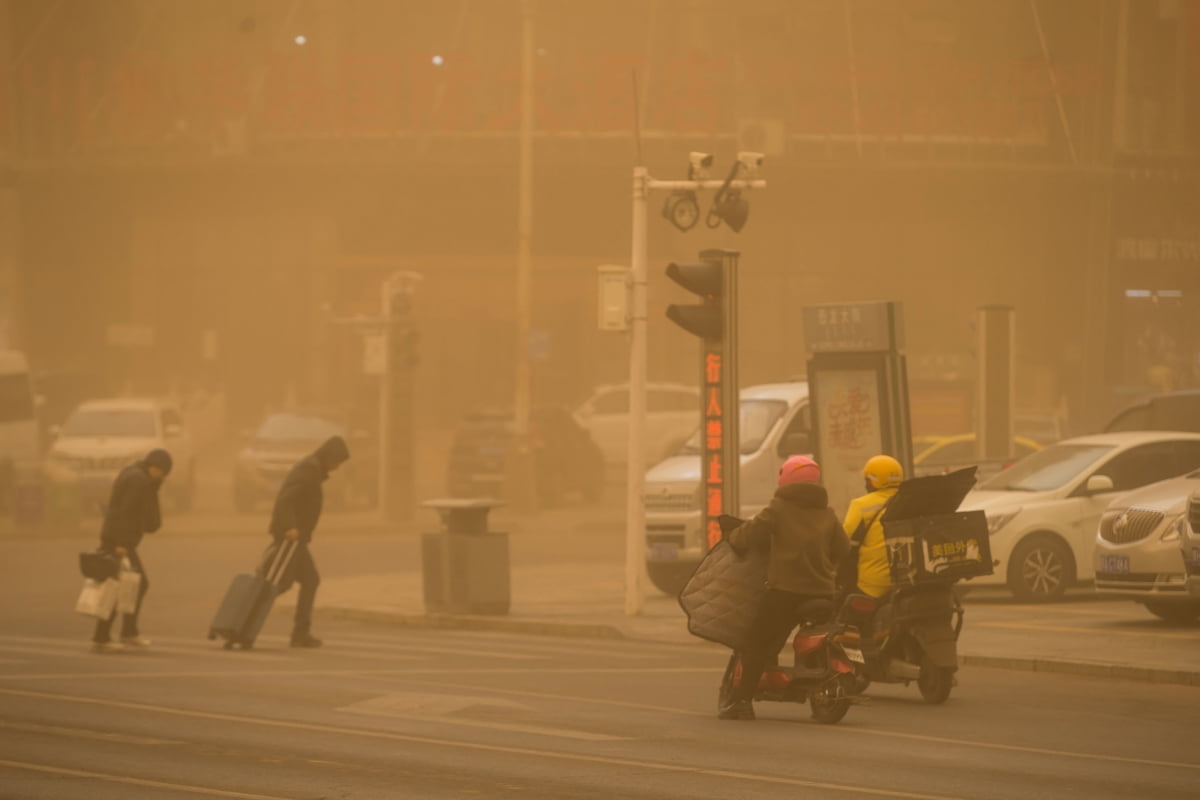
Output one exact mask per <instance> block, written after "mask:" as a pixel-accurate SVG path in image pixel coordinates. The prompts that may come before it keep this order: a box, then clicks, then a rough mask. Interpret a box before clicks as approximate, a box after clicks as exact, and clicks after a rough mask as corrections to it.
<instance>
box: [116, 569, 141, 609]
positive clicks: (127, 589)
mask: <svg viewBox="0 0 1200 800" xmlns="http://www.w3.org/2000/svg"><path fill="white" fill-rule="evenodd" d="M117 583H118V584H119V585H118V586H117V611H120V612H121V613H122V614H133V613H134V612H136V611H137V605H138V591H139V590H140V589H141V588H142V573H140V572H138V571H137V570H135V569H134V568H133V566H132V565H131V564H130V563H129V559H127V558H126V559H122V561H121V572H120V574H118V576H117Z"/></svg>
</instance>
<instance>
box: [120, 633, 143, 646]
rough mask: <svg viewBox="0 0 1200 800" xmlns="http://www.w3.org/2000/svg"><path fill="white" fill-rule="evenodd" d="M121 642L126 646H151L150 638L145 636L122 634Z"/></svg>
mask: <svg viewBox="0 0 1200 800" xmlns="http://www.w3.org/2000/svg"><path fill="white" fill-rule="evenodd" d="M121 644H123V645H125V646H126V647H149V646H150V640H149V639H147V638H146V637H145V636H122V637H121Z"/></svg>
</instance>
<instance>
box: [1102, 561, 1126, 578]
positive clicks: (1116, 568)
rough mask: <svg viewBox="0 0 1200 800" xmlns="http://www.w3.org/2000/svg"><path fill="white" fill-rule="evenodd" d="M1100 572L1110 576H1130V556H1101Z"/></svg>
mask: <svg viewBox="0 0 1200 800" xmlns="http://www.w3.org/2000/svg"><path fill="white" fill-rule="evenodd" d="M1100 571H1101V572H1105V573H1107V574H1109V575H1128V574H1129V556H1100Z"/></svg>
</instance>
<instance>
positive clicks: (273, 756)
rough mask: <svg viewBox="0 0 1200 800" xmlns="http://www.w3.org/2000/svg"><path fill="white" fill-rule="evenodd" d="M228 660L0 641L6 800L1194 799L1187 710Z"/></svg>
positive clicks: (459, 666)
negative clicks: (812, 714) (722, 717)
mask: <svg viewBox="0 0 1200 800" xmlns="http://www.w3.org/2000/svg"><path fill="white" fill-rule="evenodd" d="M323 634H324V635H325V636H326V637H327V646H326V647H325V648H323V649H321V650H316V651H297V650H292V649H290V648H287V647H286V646H285V641H284V639H283V638H282V637H280V636H278V635H272V636H268V637H267V639H266V640H264V641H263V642H261V643H260V646H259V648H256V649H255V650H252V651H249V652H245V653H241V652H227V651H224V650H221V649H220V648H219V647H218V646H217V645H216V644H214V643H210V642H207V641H205V640H204V639H203V638H201V637H197V636H165V637H164V636H159V637H158V638H157V640H156V642H155V645H154V647H152V648H151V649H150V650H149V651H146V652H137V653H122V654H112V655H95V654H91V653H88V652H87V651H86V649H85V646H84V643H83V642H82V641H81V640H80V638H79V637H77V636H74V637H72V636H51V635H42V636H36V635H23V634H12V633H8V632H5V633H3V634H0V709H2V711H0V754H2V755H0V796H2V797H5V798H47V799H49V798H54V800H60V799H61V800H69V799H70V798H81V799H82V798H87V799H88V800H94V799H100V798H132V797H137V798H141V797H152V798H160V797H161V798H173V797H187V796H208V797H235V798H395V797H405V798H407V797H411V798H452V797H471V796H474V797H522V798H526V797H528V798H613V797H622V798H650V797H655V798H676V797H678V798H740V797H747V798H749V797H912V798H942V797H970V798H1013V797H1023V798H1034V797H1045V798H1074V797H1078V798H1110V797H1111V798H1117V797H1128V798H1144V797H1150V796H1153V797H1156V798H1172V797H1180V798H1183V797H1189V798H1190V797H1194V796H1195V787H1196V786H1197V781H1198V780H1200V751H1197V749H1196V747H1195V744H1194V742H1195V733H1196V719H1197V712H1200V694H1198V693H1197V692H1195V691H1194V690H1180V689H1178V688H1171V687H1161V686H1141V685H1136V684H1130V683H1113V682H1106V681H1102V680H1089V679H1078V678H1074V679H1072V678H1067V677H1061V676H1049V675H1037V674H1027V673H1019V672H1006V671H1002V670H985V669H970V668H967V669H965V670H964V671H963V672H962V674H961V685H960V686H959V687H958V688H957V689H956V695H955V696H954V697H952V698H951V700H950V702H949V703H948V704H947V705H945V706H942V707H930V706H926V705H924V704H923V703H921V702H920V700H919V699H918V696H917V693H916V691H915V689H904V688H902V687H899V686H888V687H879V688H873V689H872V691H871V695H872V697H873V699H872V701H871V702H870V703H869V704H867V705H863V706H856V707H855V708H853V709H851V712H850V714H849V715H848V716H847V718H846V719H845V720H844V721H843V722H842V723H841V724H839V725H836V726H826V725H820V724H817V723H815V722H812V721H811V720H810V719H809V716H808V713H807V709H806V708H804V707H801V706H784V705H781V704H769V703H759V704H758V710H759V719H758V721H756V722H750V723H746V722H722V721H719V720H717V719H716V718H715V716H714V713H713V712H714V699H715V683H716V681H717V678H718V676H719V674H720V669H721V665H722V663H723V660H724V654H723V653H722V652H721V651H720V649H719V648H716V647H707V646H698V645H695V646H683V645H646V644H640V645H639V644H634V643H629V642H601V641H590V640H574V639H554V638H538V637H522V636H516V635H507V634H496V633H483V632H478V633H470V632H450V631H413V630H398V629H388V628H379V627H370V626H363V625H360V624H355V623H345V622H344V623H334V624H330V625H327V626H326V627H325V629H324V630H323Z"/></svg>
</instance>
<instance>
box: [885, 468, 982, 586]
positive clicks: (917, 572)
mask: <svg viewBox="0 0 1200 800" xmlns="http://www.w3.org/2000/svg"><path fill="white" fill-rule="evenodd" d="M974 485H975V467H969V468H968V469H962V470H958V471H957V472H952V473H950V474H949V475H929V476H926V477H923V478H914V479H912V480H908V481H905V482H904V483H902V484H900V488H899V489H898V490H897V492H896V494H895V496H894V497H893V498H892V500H891V502H890V503H889V504H888V509H887V513H886V514H885V515H884V517H883V536H884V540H885V541H886V542H887V548H888V564H889V566H890V567H891V572H892V582H893V583H895V584H897V585H900V586H912V585H914V584H919V583H928V582H931V581H939V582H944V581H956V580H961V579H964V578H977V577H979V576H981V575H991V574H992V550H991V547H990V545H989V542H988V526H987V518H986V517H984V514H983V512H982V511H958V510H957V509H958V506H959V504H960V503H962V501H963V498H964V497H966V496H967V492H969V491H971V487H972V486H974Z"/></svg>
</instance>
